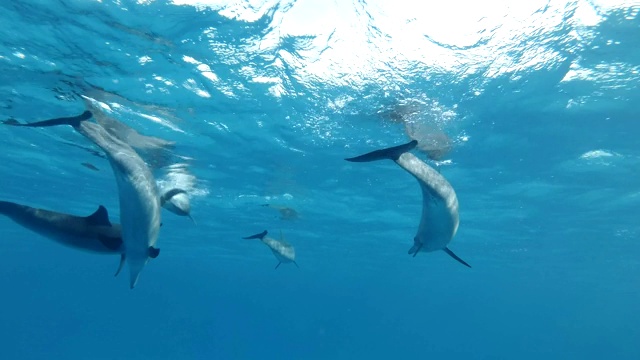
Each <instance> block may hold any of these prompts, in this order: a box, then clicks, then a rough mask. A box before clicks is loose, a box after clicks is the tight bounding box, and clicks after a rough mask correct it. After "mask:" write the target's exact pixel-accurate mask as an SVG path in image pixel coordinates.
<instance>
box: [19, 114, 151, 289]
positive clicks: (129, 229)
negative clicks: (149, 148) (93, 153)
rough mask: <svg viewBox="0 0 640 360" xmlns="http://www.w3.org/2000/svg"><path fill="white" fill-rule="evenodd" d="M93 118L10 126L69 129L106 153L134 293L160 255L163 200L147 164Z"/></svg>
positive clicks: (74, 117) (52, 120)
mask: <svg viewBox="0 0 640 360" xmlns="http://www.w3.org/2000/svg"><path fill="white" fill-rule="evenodd" d="M92 116H93V114H92V113H91V112H90V111H85V112H83V113H82V114H80V115H78V116H73V117H62V118H56V119H51V120H44V121H39V122H35V123H28V124H11V125H14V126H28V127H48V126H57V125H70V126H72V127H73V128H74V129H75V130H76V131H78V132H79V133H80V134H82V135H84V136H85V137H86V138H88V139H89V140H91V141H93V142H94V143H95V144H96V145H97V146H98V147H100V148H101V149H102V150H103V151H104V152H105V153H106V155H107V159H108V160H109V163H111V168H112V169H113V173H114V175H115V177H116V183H117V185H118V195H119V199H120V223H121V226H122V241H123V242H124V249H125V252H124V256H125V258H126V261H127V263H128V264H129V276H130V282H129V285H130V287H131V288H132V289H133V288H134V287H135V285H136V283H137V281H138V277H139V276H140V272H141V271H142V269H143V268H144V266H145V265H146V264H147V262H148V261H149V259H150V258H152V259H153V258H156V257H158V255H159V253H160V250H159V249H157V248H155V247H154V246H155V244H156V241H157V239H158V233H159V231H160V197H159V196H158V189H157V188H156V181H155V179H154V178H153V175H152V174H151V171H150V170H149V168H148V167H147V165H146V164H145V162H144V160H142V158H140V156H139V155H138V154H137V153H136V152H135V150H133V149H132V148H131V146H129V145H128V144H127V143H125V142H123V141H121V140H120V139H118V138H116V137H114V136H112V135H111V134H109V132H108V131H107V130H105V129H104V128H103V127H102V126H100V125H99V124H96V123H93V122H88V121H86V120H88V119H90V118H91V117H92Z"/></svg>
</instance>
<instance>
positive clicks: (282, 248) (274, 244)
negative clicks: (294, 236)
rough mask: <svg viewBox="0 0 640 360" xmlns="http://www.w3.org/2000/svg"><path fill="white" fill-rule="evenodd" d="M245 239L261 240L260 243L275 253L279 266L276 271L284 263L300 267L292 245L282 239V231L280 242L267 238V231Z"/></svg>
mask: <svg viewBox="0 0 640 360" xmlns="http://www.w3.org/2000/svg"><path fill="white" fill-rule="evenodd" d="M243 239H260V241H262V242H263V243H264V244H265V245H267V246H268V247H269V249H271V252H273V255H275V257H276V259H278V265H276V267H275V268H276V269H277V268H278V267H279V266H280V264H283V263H284V264H287V263H293V264H294V265H295V266H296V267H298V263H296V251H295V249H294V248H293V246H291V244H289V243H288V242H286V241H285V240H284V238H283V237H282V231H281V232H280V240H276V239H273V238H270V237H267V230H265V231H263V232H261V233H260V234H255V235H251V236H247V237H244V238H243Z"/></svg>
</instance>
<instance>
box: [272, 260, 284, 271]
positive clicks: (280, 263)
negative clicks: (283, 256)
mask: <svg viewBox="0 0 640 360" xmlns="http://www.w3.org/2000/svg"><path fill="white" fill-rule="evenodd" d="M280 264H282V262H279V263H278V265H276V267H274V268H273V270H276V269H277V268H278V267H279V266H280Z"/></svg>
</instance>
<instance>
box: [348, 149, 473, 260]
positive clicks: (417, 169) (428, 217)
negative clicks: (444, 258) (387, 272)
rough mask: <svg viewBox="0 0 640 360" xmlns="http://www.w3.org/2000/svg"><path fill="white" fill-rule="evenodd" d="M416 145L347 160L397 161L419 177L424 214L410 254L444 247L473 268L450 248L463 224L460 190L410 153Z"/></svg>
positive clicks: (447, 251) (453, 256) (375, 152)
mask: <svg viewBox="0 0 640 360" xmlns="http://www.w3.org/2000/svg"><path fill="white" fill-rule="evenodd" d="M416 145H418V142H417V141H416V140H413V141H411V142H409V143H407V144H404V145H399V146H395V147H390V148H387V149H382V150H376V151H372V152H370V153H367V154H364V155H360V156H356V157H352V158H348V159H345V160H347V161H352V162H368V161H376V160H384V159H388V160H393V161H394V162H395V163H396V164H398V165H399V166H400V167H401V168H403V169H404V170H405V171H407V172H408V173H409V174H411V175H412V176H413V177H414V178H416V180H418V184H420V188H421V189H422V217H421V219H420V225H419V226H418V232H417V234H416V236H415V237H414V238H413V246H412V247H411V248H410V249H409V254H410V255H411V254H413V256H414V257H415V256H416V255H417V254H418V252H421V251H423V252H432V251H437V250H443V251H444V252H446V253H447V254H448V255H449V256H451V257H452V258H454V259H455V260H457V261H458V262H460V263H461V264H462V265H465V266H468V267H471V266H470V265H469V264H467V263H466V262H465V261H464V260H462V259H461V258H459V257H458V256H457V255H456V254H454V253H453V251H451V250H449V248H448V247H447V246H448V245H449V243H450V242H451V240H452V239H453V237H454V236H455V234H456V231H457V230H458V224H459V216H458V198H457V196H456V192H455V191H454V190H453V187H452V186H451V184H449V182H448V181H447V179H445V178H444V176H442V175H440V173H438V172H437V171H436V170H434V169H433V168H432V167H430V166H429V165H427V164H425V163H424V162H423V161H422V160H420V159H418V158H417V157H416V156H415V155H413V154H411V153H410V152H409V151H411V150H413V149H414V148H415V147H416Z"/></svg>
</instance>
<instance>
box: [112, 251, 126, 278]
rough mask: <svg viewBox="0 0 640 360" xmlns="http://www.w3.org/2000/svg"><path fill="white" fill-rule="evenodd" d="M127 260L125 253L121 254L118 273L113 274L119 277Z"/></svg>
mask: <svg viewBox="0 0 640 360" xmlns="http://www.w3.org/2000/svg"><path fill="white" fill-rule="evenodd" d="M125 260H126V257H125V256H124V254H120V265H118V270H116V273H115V274H114V275H113V276H114V277H117V276H118V274H120V271H122V268H123V267H124V262H125Z"/></svg>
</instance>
